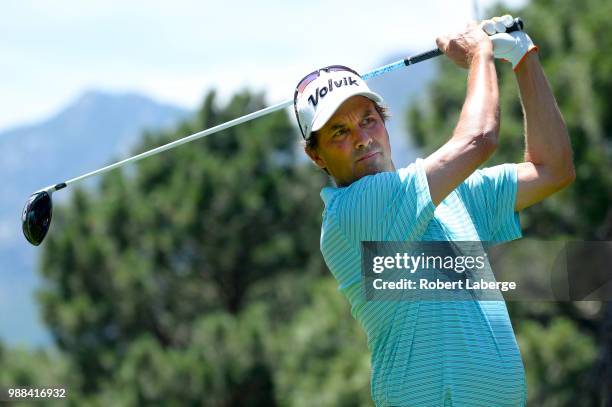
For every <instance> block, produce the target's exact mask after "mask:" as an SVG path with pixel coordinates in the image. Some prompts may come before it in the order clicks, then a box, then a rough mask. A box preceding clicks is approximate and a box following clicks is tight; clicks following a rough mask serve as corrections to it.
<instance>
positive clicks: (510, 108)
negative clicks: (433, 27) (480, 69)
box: [406, 0, 612, 406]
mask: <svg viewBox="0 0 612 407" xmlns="http://www.w3.org/2000/svg"><path fill="white" fill-rule="evenodd" d="M506 13H510V14H513V15H515V16H520V17H521V18H523V20H524V22H525V28H526V31H527V32H528V33H529V35H530V36H531V37H532V39H533V40H534V42H535V43H536V44H537V45H538V46H539V47H540V50H539V57H540V60H541V62H542V65H543V67H544V70H545V72H546V74H547V76H548V79H549V82H550V83H551V86H552V87H553V91H554V93H555V96H556V99H557V103H558V105H559V107H560V109H561V111H562V113H563V115H564V118H565V120H566V123H567V127H568V130H569V134H570V138H571V141H572V147H573V150H574V161H575V167H576V173H577V179H576V181H575V183H574V184H573V185H571V186H570V187H569V188H567V189H566V190H564V191H562V192H560V193H557V194H555V195H554V196H552V197H549V198H547V199H546V200H545V201H543V202H541V203H538V204H537V205H534V206H532V207H530V208H527V209H526V210H525V211H523V212H522V213H521V223H522V226H523V232H524V234H525V235H526V236H530V237H537V238H541V239H556V238H563V239H569V240H572V239H574V240H577V239H582V240H603V239H610V237H612V205H611V203H612V173H611V172H610V168H611V167H612V119H611V117H612V116H611V115H610V114H609V113H608V112H609V111H610V110H612V104H611V102H610V95H611V94H612V75H610V72H612V55H611V54H610V53H609V52H607V51H605V50H607V49H608V48H607V46H609V45H612V23H611V22H610V19H609V16H610V15H611V14H612V3H611V2H609V1H606V0H587V1H584V2H580V3H576V2H572V1H569V0H561V1H557V0H555V1H553V0H539V1H533V2H531V3H529V4H527V5H526V6H525V7H524V8H522V9H520V10H508V9H503V8H501V7H497V8H496V9H494V10H492V11H491V12H489V13H488V15H491V16H494V15H502V14H506ZM496 66H497V72H498V77H499V84H500V98H501V118H502V119H501V129H500V145H499V149H498V151H497V152H496V153H495V155H494V156H493V157H492V159H491V160H490V161H489V162H487V163H486V166H490V165H495V164H500V163H504V162H520V161H522V159H523V151H524V137H523V134H524V129H523V119H522V108H521V104H520V99H519V93H518V86H517V84H516V80H515V78H514V73H513V72H512V69H511V67H510V65H509V64H507V63H505V62H499V61H498V62H497V63H496ZM439 69H440V75H439V77H438V78H437V79H436V80H435V81H434V82H433V83H432V84H431V86H430V88H429V93H428V97H427V98H425V99H423V100H421V101H420V102H419V103H418V104H415V105H413V106H412V107H411V108H410V109H409V111H408V113H407V116H406V119H407V121H408V125H409V128H410V129H411V132H412V134H413V136H414V137H415V140H416V141H417V143H418V144H419V145H420V146H421V147H422V148H423V150H424V152H425V153H426V154H427V153H429V152H432V151H434V150H435V149H437V148H438V147H440V146H441V145H442V144H443V143H444V142H445V141H446V140H447V139H448V138H449V137H450V136H451V135H452V132H453V128H454V126H455V124H456V123H457V120H458V117H459V112H460V109H461V106H462V103H463V100H464V98H465V92H466V71H465V70H462V69H459V68H457V67H456V66H455V65H453V64H452V63H451V62H450V61H449V60H448V59H446V58H441V59H440V62H439ZM600 305H601V304H598V305H597V307H598V309H599V311H598V312H595V313H593V312H586V311H585V308H588V307H584V306H583V304H576V303H556V304H555V303H536V302H530V303H516V302H515V303H509V311H510V314H511V317H512V320H513V323H514V326H515V331H516V332H517V336H518V340H519V342H520V344H521V351H522V355H523V360H524V362H525V368H526V371H527V378H528V382H529V383H528V384H529V387H528V394H529V401H530V403H532V404H533V405H567V406H574V405H597V404H596V403H597V402H596V400H598V395H601V394H604V396H601V397H605V393H606V392H605V391H603V389H605V388H609V386H611V385H612V379H611V378H610V377H608V378H607V379H606V378H605V377H604V374H603V372H604V369H603V368H602V365H601V364H602V363H606V362H605V361H606V360H607V361H608V362H607V363H608V366H610V363H611V362H612V360H610V358H609V355H610V348H611V345H612V343H611V342H610V338H611V337H612V334H610V332H612V331H611V330H610V328H609V327H610V326H611V324H609V323H607V324H606V323H603V324H602V323H601V321H603V320H602V314H603V310H604V309H605V307H610V305H609V304H604V306H603V307H601V306H600ZM610 314H611V317H612V313H610ZM560 315H563V317H561V316H560ZM604 322H605V321H604ZM600 325H601V326H607V327H608V328H607V330H602V329H601V328H600ZM598 336H599V337H600V341H599V342H600V343H599V344H598V345H596V344H595V342H596V341H595V339H594V338H597V337H598ZM597 347H599V349H600V356H599V357H597V358H596V357H594V350H595V349H596V348H597ZM608 371H609V372H610V371H612V370H611V369H610V368H609V367H608ZM608 376H610V374H609V373H608ZM608 394H609V392H608ZM608 397H609V396H608ZM600 400H603V398H601V399H600ZM608 402H612V400H609V401H608Z"/></svg>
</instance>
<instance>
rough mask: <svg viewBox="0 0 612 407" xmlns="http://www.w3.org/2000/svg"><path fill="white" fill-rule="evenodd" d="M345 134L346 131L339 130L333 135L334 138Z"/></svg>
mask: <svg viewBox="0 0 612 407" xmlns="http://www.w3.org/2000/svg"><path fill="white" fill-rule="evenodd" d="M345 134H346V129H340V130H338V131H336V132H335V133H334V137H342V136H344V135H345Z"/></svg>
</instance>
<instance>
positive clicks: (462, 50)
mask: <svg viewBox="0 0 612 407" xmlns="http://www.w3.org/2000/svg"><path fill="white" fill-rule="evenodd" d="M436 44H437V45H438V48H439V49H440V51H442V52H444V53H445V54H446V55H447V56H448V57H449V58H450V59H451V60H452V61H453V62H454V63H455V64H457V65H459V66H460V67H462V68H466V69H467V68H469V66H470V65H471V63H472V60H473V59H474V56H475V55H481V54H484V55H490V54H492V53H493V44H492V42H491V40H490V38H489V36H488V35H487V34H485V32H484V31H483V30H482V29H481V27H480V26H478V25H477V24H476V23H475V22H471V23H470V24H468V26H467V27H466V28H465V30H463V31H462V32H459V33H456V34H452V35H444V36H440V37H438V38H436Z"/></svg>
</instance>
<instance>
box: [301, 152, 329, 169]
mask: <svg viewBox="0 0 612 407" xmlns="http://www.w3.org/2000/svg"><path fill="white" fill-rule="evenodd" d="M304 152H305V153H306V154H308V157H310V159H311V160H312V162H314V163H315V164H316V165H317V167H319V168H321V169H323V170H324V169H325V168H327V164H326V163H325V160H324V159H323V158H322V157H321V156H320V155H319V152H318V151H317V149H316V148H308V147H304Z"/></svg>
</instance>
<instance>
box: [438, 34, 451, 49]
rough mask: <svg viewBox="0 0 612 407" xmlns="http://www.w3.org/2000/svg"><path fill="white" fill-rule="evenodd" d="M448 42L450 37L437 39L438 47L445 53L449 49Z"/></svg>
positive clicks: (443, 36) (442, 36)
mask: <svg viewBox="0 0 612 407" xmlns="http://www.w3.org/2000/svg"><path fill="white" fill-rule="evenodd" d="M448 42H449V39H448V36H445V35H441V36H439V37H438V38H436V45H437V46H438V49H439V50H440V51H442V52H444V53H446V50H447V49H448Z"/></svg>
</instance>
